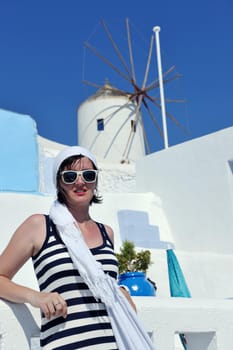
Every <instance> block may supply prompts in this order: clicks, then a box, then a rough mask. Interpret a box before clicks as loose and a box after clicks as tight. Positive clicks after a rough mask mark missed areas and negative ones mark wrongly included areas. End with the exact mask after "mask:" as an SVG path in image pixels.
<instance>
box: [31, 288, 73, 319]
mask: <svg viewBox="0 0 233 350" xmlns="http://www.w3.org/2000/svg"><path fill="white" fill-rule="evenodd" d="M29 302H30V304H31V305H32V306H35V307H38V308H40V309H41V311H42V312H43V313H44V315H45V317H46V318H47V319H48V320H49V319H50V318H51V317H53V316H55V317H58V316H62V317H64V318H66V316H67V304H66V301H65V300H64V299H63V298H62V297H61V296H60V294H58V293H56V292H53V293H44V292H34V293H32V295H31V296H30V297H29Z"/></svg>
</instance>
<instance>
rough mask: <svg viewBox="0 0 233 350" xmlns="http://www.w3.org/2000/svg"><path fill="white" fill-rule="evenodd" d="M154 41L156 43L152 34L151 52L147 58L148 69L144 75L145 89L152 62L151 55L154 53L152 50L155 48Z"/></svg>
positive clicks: (143, 85)
mask: <svg viewBox="0 0 233 350" xmlns="http://www.w3.org/2000/svg"><path fill="white" fill-rule="evenodd" d="M153 43H154V37H153V36H151V40H150V48H149V54H148V59H147V64H146V71H145V75H144V80H143V83H142V89H145V86H146V82H147V79H148V73H149V68H150V62H151V55H152V50H153Z"/></svg>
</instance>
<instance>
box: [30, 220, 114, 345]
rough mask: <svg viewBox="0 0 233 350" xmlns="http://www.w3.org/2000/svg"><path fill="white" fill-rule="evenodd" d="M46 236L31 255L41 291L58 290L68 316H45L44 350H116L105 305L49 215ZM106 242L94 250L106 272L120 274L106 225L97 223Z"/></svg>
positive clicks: (43, 331)
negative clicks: (86, 281) (34, 253)
mask: <svg viewBox="0 0 233 350" xmlns="http://www.w3.org/2000/svg"><path fill="white" fill-rule="evenodd" d="M46 225H47V237H46V240H45V242H44V244H43V246H42V248H41V250H40V251H39V252H38V253H37V254H36V255H35V256H34V257H33V258H32V260H33V264H34V269H35V273H36V276H37V279H38V283H39V287H40V290H41V291H43V292H54V291H56V292H58V293H59V294H60V295H61V296H62V297H63V298H64V299H65V300H66V302H67V305H68V314H67V318H66V319H64V318H63V317H53V318H51V319H50V320H47V319H46V318H45V317H44V315H42V325H41V348H42V349H43V350H74V349H75V350H76V349H82V350H91V349H92V350H117V344H116V341H115V338H114V335H113V332H112V328H111V323H110V321H109V318H108V315H107V311H106V308H105V305H104V304H103V303H101V302H99V301H96V299H95V298H94V297H93V296H92V294H91V292H90V290H89V289H88V287H87V285H86V284H85V283H84V281H83V279H82V277H81V276H80V275H79V272H78V271H77V269H75V267H74V265H73V263H72V260H71V258H70V256H69V254H68V251H67V249H66V247H65V245H64V243H63V242H62V240H61V238H60V236H59V235H58V233H57V231H56V228H55V226H54V224H53V223H52V222H51V221H50V219H49V217H48V216H46ZM97 225H98V227H99V229H100V232H101V234H102V237H103V244H102V245H101V246H99V247H97V248H94V249H91V252H92V254H93V255H94V256H95V258H96V260H98V261H99V262H101V263H102V264H103V267H104V271H105V272H106V273H108V274H110V275H111V276H112V277H114V278H116V277H117V270H118V264H117V259H116V256H115V254H114V252H113V245H112V243H111V241H110V240H109V238H108V235H107V233H106V230H105V228H104V225H102V224H99V223H97Z"/></svg>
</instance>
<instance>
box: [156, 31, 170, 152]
mask: <svg viewBox="0 0 233 350" xmlns="http://www.w3.org/2000/svg"><path fill="white" fill-rule="evenodd" d="M153 32H154V33H155V42H156V52H157V64H158V74H159V90H160V100H161V111H162V122H163V139H164V147H165V148H168V136H167V122H166V108H165V99H164V89H163V73H162V63H161V53H160V41H159V32H160V27H158V26H156V27H154V28H153Z"/></svg>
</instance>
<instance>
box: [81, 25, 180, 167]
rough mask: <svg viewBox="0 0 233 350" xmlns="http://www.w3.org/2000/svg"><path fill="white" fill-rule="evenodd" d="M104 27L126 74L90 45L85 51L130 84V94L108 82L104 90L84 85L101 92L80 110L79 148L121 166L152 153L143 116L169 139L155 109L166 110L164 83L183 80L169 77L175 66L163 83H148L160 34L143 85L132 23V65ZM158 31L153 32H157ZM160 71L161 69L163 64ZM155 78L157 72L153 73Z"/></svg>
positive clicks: (173, 76)
mask: <svg viewBox="0 0 233 350" xmlns="http://www.w3.org/2000/svg"><path fill="white" fill-rule="evenodd" d="M101 24H102V26H103V28H104V32H105V34H106V36H107V38H108V39H109V42H110V43H111V45H112V48H113V49H114V52H115V54H116V55H117V57H118V59H119V62H120V63H121V65H122V67H123V69H124V70H121V69H119V68H118V67H117V66H116V65H114V64H113V63H112V62H111V61H110V60H108V59H106V58H105V57H104V56H103V55H102V54H101V53H100V52H99V51H98V50H97V49H96V48H95V47H93V46H92V45H91V44H90V43H89V42H86V43H85V47H86V48H87V49H88V50H90V51H92V52H93V53H94V54H95V55H96V56H97V57H98V58H100V59H101V60H102V61H103V62H105V63H106V64H107V65H108V66H109V67H110V68H111V69H112V70H114V71H115V72H116V73H117V74H118V75H119V76H120V77H121V78H123V79H124V80H125V81H127V82H128V83H129V85H130V88H129V91H127V90H125V89H120V88H118V87H114V86H112V85H111V82H106V83H105V85H104V86H101V85H98V84H95V83H92V82H89V81H86V80H85V81H84V82H85V83H86V84H89V85H92V86H94V87H97V88H98V90H97V92H95V93H94V94H93V95H92V96H90V97H89V98H88V99H87V100H86V101H84V102H83V103H82V104H81V105H80V106H79V108H78V140H79V144H81V145H83V146H86V147H88V148H89V149H91V150H93V152H94V153H95V154H96V155H97V157H99V158H102V159H105V160H107V161H108V160H110V161H111V162H117V163H131V162H134V161H135V160H136V159H138V158H139V157H141V156H144V155H145V154H146V153H150V152H151V151H150V146H149V142H148V139H147V135H146V131H145V127H144V121H143V114H144V115H145V114H147V116H149V118H150V119H151V121H152V123H153V126H155V127H156V129H157V130H158V132H159V134H160V136H161V137H162V138H163V139H165V138H164V136H166V135H165V133H164V127H163V130H162V128H161V127H160V125H159V123H158V121H157V120H156V118H155V116H154V112H153V109H152V108H151V106H153V107H157V108H158V109H159V110H162V112H163V111H164V110H165V109H164V105H163V104H162V102H163V100H162V97H163V96H162V95H161V83H163V84H166V83H168V82H170V81H171V80H174V79H176V78H179V77H180V75H179V74H174V75H172V76H170V77H169V74H170V73H173V71H174V68H175V67H174V66H172V67H170V68H169V69H168V70H167V71H166V72H165V73H163V74H160V76H159V79H153V80H152V81H151V82H150V83H147V81H148V77H149V72H150V66H151V59H152V54H153V47H154V41H155V37H156V35H157V36H158V32H157V33H155V34H156V35H155V36H154V35H152V36H151V40H150V46H149V52H148V57H147V62H146V67H145V73H144V78H143V82H142V84H141V85H139V84H138V83H137V81H136V75H135V68H134V59H133V50H132V44H131V34H130V28H129V21H128V19H126V32H127V45H128V52H129V64H127V63H126V60H125V59H124V58H123V56H122V54H121V52H120V49H119V47H118V46H117V44H116V43H115V41H114V40H113V38H112V35H111V33H110V31H109V29H108V27H107V25H106V23H105V22H104V21H102V22H101ZM155 28H158V27H155ZM155 28H154V29H153V30H154V31H155ZM157 52H158V50H157ZM158 62H159V61H158ZM158 68H161V62H160V67H159V65H158ZM150 73H151V72H150ZM154 75H155V72H153V76H154ZM158 88H160V97H155V96H154V95H153V94H152V91H153V90H154V89H158ZM165 101H166V102H184V101H183V100H177V99H173V100H172V99H165ZM163 117H164V116H163ZM166 117H167V118H170V119H171V120H172V121H173V122H174V123H175V124H176V125H177V126H179V127H181V128H183V127H182V125H181V124H180V123H179V122H178V120H177V119H176V118H174V117H173V115H171V114H170V113H168V112H166ZM163 123H164V120H163ZM183 129H184V128H183ZM166 143H167V142H166Z"/></svg>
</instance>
